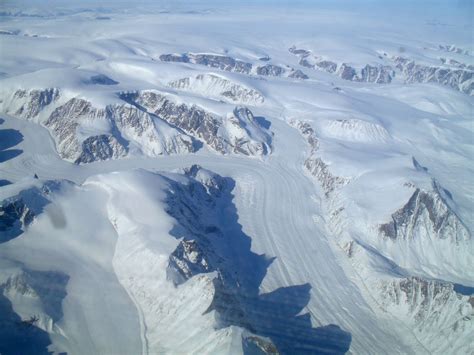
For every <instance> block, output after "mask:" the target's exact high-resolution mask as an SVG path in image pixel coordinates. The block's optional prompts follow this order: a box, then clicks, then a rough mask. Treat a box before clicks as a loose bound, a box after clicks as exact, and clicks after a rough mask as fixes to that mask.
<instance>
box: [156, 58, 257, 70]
mask: <svg viewBox="0 0 474 355" xmlns="http://www.w3.org/2000/svg"><path fill="white" fill-rule="evenodd" d="M160 60H161V61H163V62H180V63H193V64H200V65H205V66H207V67H211V68H218V69H221V70H225V71H232V72H236V73H244V74H249V73H250V72H251V70H252V64H251V63H246V62H243V61H241V60H238V59H234V58H232V57H229V56H224V55H216V54H193V53H186V54H181V55H180V54H163V55H161V56H160Z"/></svg>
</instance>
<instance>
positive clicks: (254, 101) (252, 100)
mask: <svg viewBox="0 0 474 355" xmlns="http://www.w3.org/2000/svg"><path fill="white" fill-rule="evenodd" d="M168 85H169V86H170V87H172V88H175V89H180V90H185V91H190V92H194V93H197V94H200V95H203V96H205V97H210V98H216V99H221V100H224V101H227V102H232V103H240V104H246V105H260V104H262V103H263V102H264V97H263V95H262V94H261V93H260V92H258V91H257V90H255V89H251V88H248V87H245V86H243V85H240V84H237V83H234V82H232V81H231V80H229V79H226V78H224V77H221V76H218V75H215V74H199V75H197V76H195V77H188V78H182V79H179V80H175V81H171V82H170V83H169V84H168Z"/></svg>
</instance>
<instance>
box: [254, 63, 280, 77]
mask: <svg viewBox="0 0 474 355" xmlns="http://www.w3.org/2000/svg"><path fill="white" fill-rule="evenodd" d="M284 72H285V69H283V68H282V67H280V66H278V65H273V64H267V65H264V66H261V67H258V68H257V74H258V75H263V76H281V75H283V73H284Z"/></svg>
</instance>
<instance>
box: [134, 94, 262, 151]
mask: <svg viewBox="0 0 474 355" xmlns="http://www.w3.org/2000/svg"><path fill="white" fill-rule="evenodd" d="M125 99H126V100H132V101H133V102H135V104H136V105H138V106H140V107H143V108H144V109H146V110H148V111H150V112H152V113H153V114H155V115H156V116H157V117H159V118H160V119H162V120H164V121H166V122H168V123H169V124H171V125H173V126H175V127H177V128H179V129H180V130H182V131H184V132H186V133H188V134H190V135H192V136H194V137H196V138H197V139H200V140H202V141H204V142H205V143H206V144H207V145H208V146H209V147H211V148H212V149H214V150H216V151H218V152H220V153H223V154H225V153H230V152H233V153H240V154H245V155H264V154H267V153H268V152H269V143H268V141H267V137H268V136H267V135H266V133H264V132H263V131H262V129H261V128H260V127H258V125H256V124H255V123H254V121H253V115H252V116H249V115H239V114H240V113H241V112H243V111H241V110H240V109H239V110H236V111H234V117H229V118H225V119H224V118H222V117H219V116H216V115H214V114H211V113H209V112H207V111H205V110H203V109H202V108H199V107H197V106H195V105H192V106H188V105H186V104H177V103H175V102H173V101H171V100H170V99H168V98H167V97H166V96H164V95H161V94H159V93H156V92H153V91H144V92H141V93H137V94H136V95H135V96H133V97H132V96H129V97H128V98H125ZM245 112H246V113H248V112H250V110H248V109H246V111H245ZM250 114H251V112H250ZM225 124H228V125H231V126H232V127H233V128H235V130H234V131H233V133H232V134H226V133H225V132H223V131H222V130H223V129H227V128H226V125H225ZM247 124H248V127H247ZM262 140H263V141H262Z"/></svg>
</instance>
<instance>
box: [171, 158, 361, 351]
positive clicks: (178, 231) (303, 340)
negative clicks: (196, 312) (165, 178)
mask: <svg viewBox="0 0 474 355" xmlns="http://www.w3.org/2000/svg"><path fill="white" fill-rule="evenodd" d="M193 169H195V168H194V167H192V168H191V169H190V171H189V172H188V174H187V175H188V176H189V175H191V176H190V177H191V178H193V176H192V175H193V173H192V172H193ZM217 177H218V176H217ZM218 178H219V179H220V182H221V185H222V186H223V188H221V189H214V190H211V191H206V187H205V186H204V185H202V184H201V183H199V182H198V181H195V180H191V183H189V184H188V185H186V184H182V183H176V182H175V181H173V180H169V182H170V186H171V190H172V191H173V192H172V193H170V194H169V195H168V198H167V202H168V206H169V209H168V211H167V212H168V213H169V214H170V215H171V216H172V217H174V218H175V219H176V220H178V222H179V224H178V226H176V227H175V228H173V230H172V231H171V234H172V235H173V236H175V237H176V238H183V239H182V241H181V242H180V245H178V247H177V248H176V250H175V252H174V253H173V254H172V256H171V258H170V266H169V269H170V268H171V269H173V270H174V272H176V270H177V272H178V273H181V275H180V278H176V277H174V280H178V281H176V283H177V284H179V283H182V282H185V281H186V280H187V279H188V278H190V277H192V276H193V275H196V274H199V273H205V272H212V271H217V275H218V276H217V278H216V279H215V280H214V285H215V288H216V293H215V296H214V299H213V301H212V304H211V306H210V309H209V311H211V310H216V311H217V314H218V319H219V322H220V325H221V326H222V327H226V326H230V325H235V326H241V327H244V328H246V329H248V330H249V331H251V332H252V333H254V334H257V335H260V336H264V337H267V338H270V339H271V340H272V342H273V344H274V345H275V346H276V347H277V348H278V351H279V352H280V353H281V354H318V353H331V354H344V353H346V352H347V351H348V350H349V347H350V343H351V340H352V338H351V335H350V333H348V332H346V331H343V330H342V329H341V328H339V327H338V326H337V325H332V324H331V325H327V326H323V327H313V326H312V323H311V317H310V315H309V313H303V314H301V312H302V311H304V309H305V307H306V306H307V304H308V302H309V301H310V290H311V287H312V286H311V285H310V284H308V283H307V284H303V285H297V286H291V287H281V288H279V289H277V290H275V291H273V292H269V293H265V294H260V293H259V289H260V285H261V283H262V281H263V279H264V277H265V275H266V273H267V269H268V267H269V266H270V265H271V263H272V262H273V260H274V259H275V258H269V257H267V256H265V255H258V254H256V253H254V252H252V251H251V238H250V237H249V236H247V235H246V234H245V233H244V232H243V231H242V226H241V225H240V224H239V222H238V214H237V209H236V207H235V205H234V202H233V198H234V196H233V195H232V191H233V189H234V186H235V182H234V180H232V179H230V178H221V177H218ZM208 190H209V189H208ZM209 195H210V196H211V198H209ZM206 197H207V200H206ZM199 201H205V202H204V203H202V202H199ZM185 244H186V245H185ZM190 247H192V249H193V252H194V253H195V254H194V255H199V257H198V259H199V260H202V259H204V260H205V263H194V264H193V263H191V262H190V261H189V259H187V258H186V257H184V258H183V255H184V250H185V249H186V248H188V249H189V248H190ZM173 257H178V258H179V260H181V261H182V260H184V262H186V263H187V268H188V270H191V274H189V273H188V274H186V273H183V272H181V271H180V270H179V266H177V264H175V263H174V261H173V259H174V258H173ZM202 265H207V266H206V267H203V266H202ZM315 286H316V287H317V285H315ZM242 341H243V345H244V346H243V348H244V350H245V349H246V347H247V346H246V340H245V339H243V340H242Z"/></svg>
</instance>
